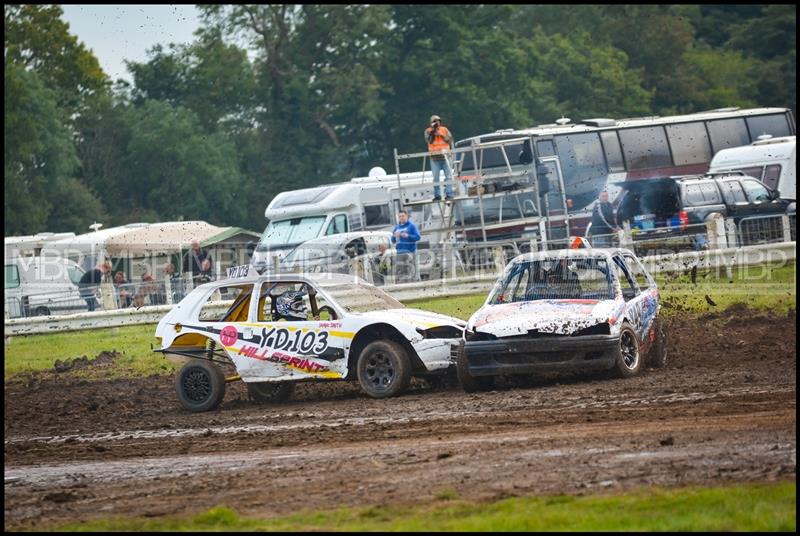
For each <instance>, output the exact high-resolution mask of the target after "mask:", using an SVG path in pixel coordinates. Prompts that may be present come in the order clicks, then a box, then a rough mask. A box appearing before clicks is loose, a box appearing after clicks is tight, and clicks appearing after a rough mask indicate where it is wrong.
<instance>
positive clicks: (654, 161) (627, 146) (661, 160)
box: [619, 126, 672, 170]
mask: <svg viewBox="0 0 800 536" xmlns="http://www.w3.org/2000/svg"><path fill="white" fill-rule="evenodd" d="M619 139H620V141H621V142H622V150H623V151H625V161H626V162H627V163H628V169H629V170H632V169H649V168H659V167H671V166H672V159H671V158H670V156H669V146H668V145H667V136H666V134H664V127H662V126H657V127H645V128H626V129H622V130H620V131H619Z"/></svg>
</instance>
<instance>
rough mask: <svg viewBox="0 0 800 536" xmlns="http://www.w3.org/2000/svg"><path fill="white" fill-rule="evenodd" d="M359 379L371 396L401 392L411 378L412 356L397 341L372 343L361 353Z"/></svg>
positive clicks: (384, 395) (383, 395)
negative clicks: (410, 357) (409, 356)
mask: <svg viewBox="0 0 800 536" xmlns="http://www.w3.org/2000/svg"><path fill="white" fill-rule="evenodd" d="M356 371H357V375H358V383H359V384H360V385H361V388H362V389H363V390H364V392H365V393H367V394H368V395H369V396H371V397H373V398H386V397H390V396H394V395H397V394H400V393H402V392H403V391H405V390H406V388H407V387H408V384H409V383H410V382H411V360H410V359H409V358H408V354H407V353H406V351H405V350H404V349H403V347H402V346H400V345H399V344H398V343H396V342H394V341H390V340H380V341H375V342H371V343H369V344H368V345H367V346H366V347H365V348H364V349H363V350H362V351H361V354H360V355H359V356H358V363H357V365H356Z"/></svg>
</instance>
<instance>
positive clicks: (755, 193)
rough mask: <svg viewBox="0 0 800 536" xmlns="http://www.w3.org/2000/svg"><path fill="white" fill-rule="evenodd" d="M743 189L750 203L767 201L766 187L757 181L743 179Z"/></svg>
mask: <svg viewBox="0 0 800 536" xmlns="http://www.w3.org/2000/svg"><path fill="white" fill-rule="evenodd" d="M742 185H743V186H744V191H745V192H746V193H747V199H749V200H750V202H751V203H761V202H768V201H769V190H767V187H766V186H764V185H763V184H761V183H760V182H758V181H754V180H748V179H745V180H743V181H742Z"/></svg>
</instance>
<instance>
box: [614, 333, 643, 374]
mask: <svg viewBox="0 0 800 536" xmlns="http://www.w3.org/2000/svg"><path fill="white" fill-rule="evenodd" d="M641 368H642V356H641V352H640V351H639V338H638V337H637V336H636V332H635V331H634V330H633V326H631V325H630V324H628V323H627V322H623V323H622V329H621V330H620V335H619V351H618V353H617V359H616V361H615V363H614V373H615V374H616V375H617V376H618V377H620V378H631V377H633V376H636V375H637V374H639V371H640V370H641Z"/></svg>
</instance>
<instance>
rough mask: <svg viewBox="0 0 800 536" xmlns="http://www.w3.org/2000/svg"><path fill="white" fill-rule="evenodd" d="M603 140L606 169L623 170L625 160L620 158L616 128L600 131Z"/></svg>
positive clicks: (620, 150)
mask: <svg viewBox="0 0 800 536" xmlns="http://www.w3.org/2000/svg"><path fill="white" fill-rule="evenodd" d="M600 139H601V140H602V141H603V149H604V150H605V152H606V160H607V161H608V170H609V171H610V172H612V173H613V172H615V171H625V161H624V160H623V159H622V149H621V148H620V146H619V138H618V137H617V131H616V130H606V131H604V132H601V133H600Z"/></svg>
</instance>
